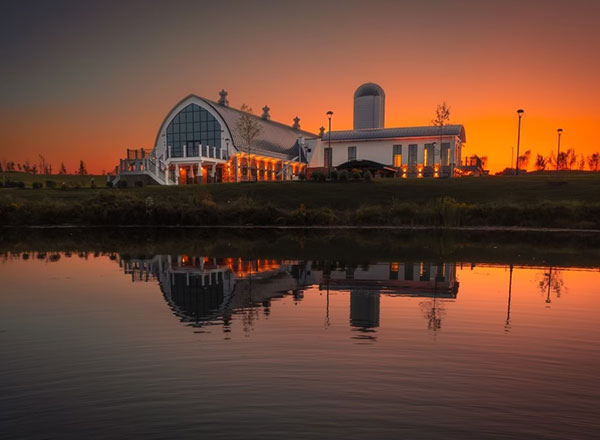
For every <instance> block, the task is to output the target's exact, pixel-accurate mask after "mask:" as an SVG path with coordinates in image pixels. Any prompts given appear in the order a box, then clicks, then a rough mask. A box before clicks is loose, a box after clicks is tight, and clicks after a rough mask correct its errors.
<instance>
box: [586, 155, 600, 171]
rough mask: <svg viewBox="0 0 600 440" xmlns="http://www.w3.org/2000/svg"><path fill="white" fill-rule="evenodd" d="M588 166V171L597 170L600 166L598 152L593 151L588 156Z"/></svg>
mask: <svg viewBox="0 0 600 440" xmlns="http://www.w3.org/2000/svg"><path fill="white" fill-rule="evenodd" d="M588 166H589V167H590V171H598V168H599V167H600V153H594V154H592V155H591V156H588Z"/></svg>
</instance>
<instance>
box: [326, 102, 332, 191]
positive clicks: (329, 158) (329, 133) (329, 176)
mask: <svg viewBox="0 0 600 440" xmlns="http://www.w3.org/2000/svg"><path fill="white" fill-rule="evenodd" d="M332 116H333V112H332V111H331V110H329V111H328V112H327V119H329V132H328V137H329V141H328V148H327V159H328V160H327V177H328V178H329V179H331V162H332V161H333V152H332V151H331V117H332Z"/></svg>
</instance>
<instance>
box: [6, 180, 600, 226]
mask: <svg viewBox="0 0 600 440" xmlns="http://www.w3.org/2000/svg"><path fill="white" fill-rule="evenodd" d="M48 177H49V176H32V175H27V174H23V173H6V178H7V179H10V180H13V181H16V180H19V179H21V180H22V181H24V182H26V185H27V187H26V188H25V189H19V188H0V206H1V204H2V203H4V204H5V206H8V205H7V204H9V203H12V204H13V205H17V206H18V208H19V209H32V210H34V211H32V212H35V209H38V208H39V210H41V209H46V210H50V208H54V205H57V206H59V207H62V208H65V207H69V206H71V207H72V206H74V204H78V205H81V206H82V209H92V208H93V206H90V205H98V206H100V205H102V209H104V210H105V211H106V210H108V211H110V210H112V209H117V208H116V205H123V206H121V207H120V208H119V209H121V210H123V209H125V208H124V206H128V205H130V206H134V205H136V204H137V205H138V208H135V209H137V210H140V209H141V208H140V206H145V205H144V203H145V202H146V201H147V200H148V198H151V203H152V209H154V208H156V209H157V210H160V209H162V208H164V209H165V210H168V211H169V215H168V216H167V215H166V214H165V216H164V217H163V218H162V220H161V221H162V222H164V221H167V219H171V218H172V215H173V212H176V211H179V212H180V213H183V211H190V215H189V216H187V217H186V216H185V215H182V216H180V217H178V220H177V221H176V223H179V222H182V223H184V224H203V221H204V220H203V219H204V218H206V215H205V214H206V213H205V212H204V211H210V210H211V209H212V210H214V211H216V210H217V208H219V209H221V210H222V211H223V212H222V215H223V217H222V218H217V217H213V218H212V219H211V220H210V221H209V220H206V222H207V223H206V224H215V223H216V224H221V222H222V221H226V222H227V223H228V224H231V223H232V222H233V223H234V224H240V223H241V224H245V223H244V222H245V221H246V220H245V219H244V218H243V216H244V215H245V214H244V212H248V210H254V211H256V210H260V209H267V208H268V209H271V210H274V209H275V210H280V211H282V212H284V213H288V212H291V211H300V212H299V214H302V216H303V220H302V221H301V224H311V221H314V222H315V223H314V224H324V223H323V222H325V224H330V223H332V222H335V221H340V222H341V223H343V224H354V223H355V222H358V224H398V222H400V223H402V224H405V223H406V221H410V223H411V224H418V222H417V220H411V219H412V217H411V213H414V212H419V210H420V209H421V208H420V207H423V212H424V213H425V212H426V211H427V213H428V214H427V215H430V216H438V215H445V216H446V217H448V215H449V214H448V211H449V210H458V211H461V212H462V211H464V206H463V204H466V205H468V208H469V210H470V211H469V213H468V217H469V218H471V220H468V221H467V220H464V219H465V218H466V217H465V215H462V214H460V212H459V213H458V214H457V215H459V214H460V215H459V217H460V218H458V219H455V218H454V217H453V218H452V220H451V221H452V222H453V223H456V224H466V225H470V224H481V222H482V221H483V220H482V219H484V220H485V221H484V224H497V222H496V220H495V219H494V216H496V217H497V216H498V215H500V214H502V215H503V216H504V218H503V219H502V220H501V221H500V223H499V224H502V225H529V226H531V225H536V226H550V225H554V226H559V225H560V226H561V227H565V226H567V225H569V220H568V215H567V214H569V215H571V214H573V212H574V211H573V210H574V209H576V210H578V211H577V213H576V215H575V214H573V218H575V217H576V218H577V219H578V220H577V222H578V223H579V224H580V225H581V227H593V225H595V224H597V223H600V219H597V218H594V217H595V216H596V210H597V209H598V207H600V173H568V172H565V173H558V174H555V173H548V174H536V175H524V176H504V177H481V178H477V177H467V178H460V179H444V180H442V179H435V180H434V179H406V180H402V179H382V180H375V181H373V182H363V181H349V182H325V183H317V182H310V181H309V182H256V183H241V184H209V185H188V186H171V187H166V186H146V187H141V188H137V187H135V188H124V189H114V188H106V187H105V186H104V185H105V180H104V179H105V178H104V177H103V176H51V177H52V178H54V179H56V180H57V181H58V182H61V183H62V182H66V183H67V185H70V186H73V185H80V186H81V188H79V189H68V190H61V189H59V188H56V189H51V188H45V187H44V188H41V189H31V183H32V182H34V181H38V182H45V180H49V179H48ZM92 177H94V178H95V182H96V185H97V186H98V188H96V189H92V188H90V187H89V186H90V182H91V178H92ZM1 178H2V176H1V175H0V179H1ZM59 185H60V184H59ZM443 198H451V199H453V200H452V201H451V203H443V204H442V205H443V206H441V205H440V200H442V199H443ZM540 204H551V205H552V210H549V211H548V212H547V214H548V215H549V216H558V217H560V216H563V217H564V218H562V219H561V218H547V219H546V218H545V217H544V215H545V214H544V213H542V212H541V211H540V210H537V211H536V208H535V207H536V206H538V205H540ZM200 205H202V206H200ZM234 205H235V206H237V208H236V209H237V211H235V212H234V211H231V210H230V211H228V212H226V210H227V207H228V206H231V207H233V206H234ZM242 205H243V206H242ZM438 205H440V206H438ZM392 206H393V207H394V208H390V207H392ZM13 207H14V206H13ZM36 207H37V208H36ZM370 207H372V208H377V209H379V211H376V210H372V211H369V212H364V211H365V210H366V211H368V210H369V209H370ZM515 207H518V208H519V209H521V210H523V212H521V213H519V212H514V213H513V212H511V209H514V208H515ZM196 208H198V209H202V210H204V211H203V212H204V214H202V215H200V213H199V212H191V211H193V210H194V209H196ZM405 208H406V209H405ZM0 209H1V208H0ZM57 209H58V208H57ZM65 209H66V208H65ZM133 209H134V208H131V210H132V214H134V213H135V211H133ZM143 209H145V208H143ZM232 209H233V208H232ZM390 209H391V211H389V210H390ZM490 209H496V210H500V209H501V210H502V211H501V212H499V213H495V214H493V213H492V214H489V217H490V218H489V219H488V218H486V215H488V214H486V212H487V211H489V210H490ZM304 210H309V211H311V210H313V211H316V210H321V211H322V212H320V214H323V215H324V216H325V217H327V219H323V218H320V219H314V220H311V218H312V217H310V215H309V216H308V217H307V215H305V212H304ZM388 211H389V212H388ZM475 211H477V212H475ZM102 212H104V211H102ZM352 212H356V213H357V215H358V217H360V219H358V217H356V216H354V217H352V216H350V217H349V214H348V213H352ZM490 212H491V211H490ZM0 213H1V211H0ZM232 213H233V215H238V216H239V218H238V219H237V220H235V221H233V220H231V218H230V216H231V215H232ZM342 213H343V215H344V216H345V218H344V219H343V220H341V219H339V218H338V219H337V220H336V219H334V218H333V217H334V215H335V216H337V217H340V215H342ZM398 213H400V214H402V215H401V216H400V217H403V220H402V221H400V220H398V221H395V220H394V218H382V219H377V216H378V215H383V216H388V217H389V216H390V215H391V216H398ZM280 214H281V213H273V212H271V213H269V214H268V215H267V214H265V216H266V217H265V216H259V217H260V218H261V219H263V221H264V220H265V219H266V221H267V224H271V223H269V220H268V219H269V218H273V222H275V217H276V216H279V217H281V215H280ZM297 214H298V213H294V216H296V217H297ZM450 214H452V213H450ZM323 215H321V217H323ZM424 215H425V214H424ZM452 215H454V214H452ZM269 216H270V217H269ZM511 216H513V217H514V218H513V219H512V220H511V218H510V217H511ZM524 216H525V217H527V219H526V221H525V222H524V221H522V219H523V217H524ZM296 217H294V219H293V220H289V219H288V220H281V219H279V220H280V221H285V222H287V221H291V223H285V224H296V222H297V221H298V219H297V218H296ZM475 217H476V218H477V221H476V222H475V223H473V221H474V220H472V218H475ZM534 217H535V218H534ZM132 218H133V217H132ZM398 218H399V217H398ZM423 218H424V217H423ZM357 219H358V220H357ZM421 219H422V218H421ZM0 221H1V220H0ZM14 221H16V220H14V219H13V220H11V221H10V222H9V223H11V222H14ZM89 221H90V220H89V218H88V220H87V222H89ZM132 221H133V220H132ZM136 221H139V219H138V220H136ZM148 221H149V222H150V223H152V222H155V221H156V222H157V221H158V219H154V220H152V221H150V220H148ZM170 221H171V220H169V222H170ZM173 221H174V220H173ZM256 221H258V219H255V220H254V221H249V222H250V223H254V224H257V223H256ZM419 221H420V220H419ZM446 221H447V220H444V219H443V218H442V219H441V220H440V219H438V220H436V222H442V223H444V222H446ZM557 222H558V223H557ZM5 223H6V221H5ZM156 224H161V223H156ZM162 224H164V223H162ZM167 224H170V223H167ZM278 224H279V223H278ZM584 224H585V226H584Z"/></svg>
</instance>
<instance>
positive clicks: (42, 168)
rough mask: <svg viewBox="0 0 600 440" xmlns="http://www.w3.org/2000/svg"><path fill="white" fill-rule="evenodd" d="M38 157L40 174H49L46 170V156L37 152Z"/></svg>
mask: <svg viewBox="0 0 600 440" xmlns="http://www.w3.org/2000/svg"><path fill="white" fill-rule="evenodd" d="M38 157H39V162H38V163H39V170H40V174H50V173H49V172H48V161H47V160H46V158H45V157H44V156H43V155H41V154H38Z"/></svg>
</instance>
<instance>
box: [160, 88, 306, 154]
mask: <svg viewBox="0 0 600 440" xmlns="http://www.w3.org/2000/svg"><path fill="white" fill-rule="evenodd" d="M184 102H189V103H193V102H196V103H198V104H201V105H206V106H209V107H211V108H212V109H213V110H214V111H215V112H217V113H218V114H219V115H220V116H221V118H222V119H223V121H224V122H225V124H226V125H227V128H228V129H229V132H230V133H231V137H232V139H231V141H232V143H233V146H234V147H235V148H236V149H238V150H243V149H245V148H246V146H245V145H244V142H243V140H242V136H241V134H240V132H239V130H238V127H237V122H238V120H239V118H240V116H242V115H243V114H244V112H243V111H241V110H238V109H235V108H233V107H229V106H224V105H220V104H218V103H217V102H214V101H211V100H210V99H206V98H201V97H200V96H197V95H193V94H192V95H188V96H187V97H185V98H184V99H182V100H181V101H180V102H179V103H178V104H177V105H176V106H175V107H173V109H172V110H171V111H170V112H169V114H168V115H167V117H166V118H165V121H164V122H163V125H165V124H166V123H167V122H168V121H170V120H171V119H172V118H173V117H174V116H175V115H176V112H175V110H176V109H177V108H178V107H179V106H180V104H182V103H184ZM249 115H250V116H251V117H252V118H254V119H255V120H256V121H257V122H258V125H259V126H260V128H261V130H260V133H259V134H258V135H257V136H256V139H255V140H254V142H253V145H252V146H251V148H252V150H253V152H254V153H257V154H261V153H262V154H264V155H269V156H273V157H279V158H282V159H292V158H294V157H296V156H298V138H299V137H300V136H302V137H304V138H316V137H317V135H316V134H314V133H310V132H308V131H304V130H297V129H295V128H293V127H291V126H289V125H285V124H282V123H280V122H276V121H271V120H267V119H262V118H260V117H258V116H256V115H253V114H251V113H249ZM159 133H160V131H159ZM157 140H158V136H157Z"/></svg>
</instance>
